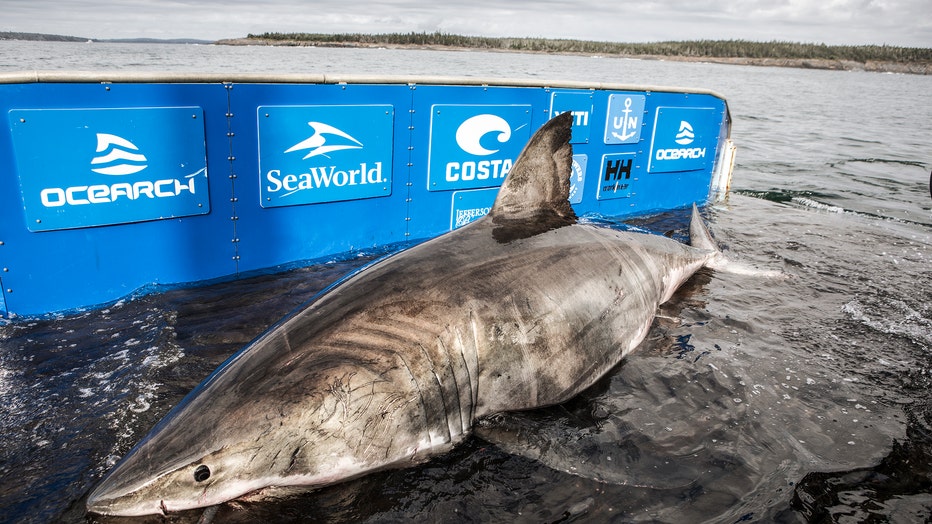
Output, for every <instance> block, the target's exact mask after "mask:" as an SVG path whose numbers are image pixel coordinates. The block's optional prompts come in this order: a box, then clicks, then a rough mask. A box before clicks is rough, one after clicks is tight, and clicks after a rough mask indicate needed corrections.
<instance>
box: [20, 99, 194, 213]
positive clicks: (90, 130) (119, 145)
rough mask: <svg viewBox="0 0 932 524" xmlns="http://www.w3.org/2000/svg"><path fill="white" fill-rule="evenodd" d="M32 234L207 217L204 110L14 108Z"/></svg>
mask: <svg viewBox="0 0 932 524" xmlns="http://www.w3.org/2000/svg"><path fill="white" fill-rule="evenodd" d="M9 118H10V128H11V130H12V134H13V147H14V156H15V158H16V165H17V171H18V173H19V181H20V188H21V190H22V196H23V206H24V208H25V212H26V221H27V227H28V228H29V230H30V231H53V230H59V229H74V228H82V227H91V226H103V225H110V224H124V223H129V222H139V221H145V220H156V219H161V218H173V217H183V216H190V215H202V214H206V213H209V212H210V199H209V198H208V191H207V156H206V147H205V145H204V143H205V138H204V112H203V110H202V109H201V108H200V107H157V108H115V109H13V110H11V111H10V112H9Z"/></svg>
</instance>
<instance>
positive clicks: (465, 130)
mask: <svg viewBox="0 0 932 524" xmlns="http://www.w3.org/2000/svg"><path fill="white" fill-rule="evenodd" d="M489 133H498V137H496V138H497V140H498V142H499V143H501V144H504V143H506V142H508V140H509V139H511V126H509V125H508V122H507V121H506V120H505V119H504V118H502V117H500V116H497V115H489V114H484V115H476V116H474V117H472V118H469V119H467V120H466V121H465V122H463V123H462V124H460V126H459V128H457V130H456V143H457V144H458V145H459V146H460V149H462V150H463V151H466V152H467V153H469V154H470V155H475V156H489V155H492V154H495V153H498V151H499V150H498V149H486V148H484V147H482V145H481V144H480V143H479V142H480V141H481V140H482V138H483V137H484V136H485V135H488V134H489Z"/></svg>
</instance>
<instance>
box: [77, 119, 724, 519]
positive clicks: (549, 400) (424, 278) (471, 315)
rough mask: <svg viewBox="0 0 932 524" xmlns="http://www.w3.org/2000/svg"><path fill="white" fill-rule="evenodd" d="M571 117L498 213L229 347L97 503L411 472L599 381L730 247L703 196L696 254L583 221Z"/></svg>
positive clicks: (535, 151) (505, 189)
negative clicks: (502, 416)
mask: <svg viewBox="0 0 932 524" xmlns="http://www.w3.org/2000/svg"><path fill="white" fill-rule="evenodd" d="M571 124H572V120H571V116H570V115H569V113H566V114H564V115H561V116H559V117H556V118H554V119H552V120H551V121H549V122H548V123H547V124H545V125H544V126H543V127H542V128H541V129H540V130H539V131H538V132H537V133H536V134H535V135H534V136H533V137H532V138H531V140H530V141H529V143H528V145H527V146H526V147H525V149H524V151H523V152H522V153H521V155H520V156H519V158H518V160H517V161H516V163H515V165H514V167H513V169H512V170H511V172H510V173H509V175H508V178H507V179H506V180H505V182H504V184H503V186H502V188H501V190H500V192H499V196H498V198H497V200H496V202H495V205H494V206H493V208H492V211H491V212H490V214H489V215H488V216H486V217H484V218H482V219H480V220H478V221H476V222H473V223H472V224H469V225H468V226H465V227H463V228H461V229H458V230H456V231H452V232H450V233H447V234H445V235H442V236H440V237H437V238H435V239H432V240H430V241H427V242H425V243H422V244H420V245H417V246H415V247H412V248H410V249H407V250H405V251H402V252H399V253H397V254H395V255H392V256H390V257H388V258H385V259H383V260H381V261H379V262H376V263H374V264H373V265H371V266H369V267H367V268H365V269H363V270H361V271H359V272H357V273H356V274H354V275H352V276H351V277H349V278H347V279H345V280H343V281H342V282H340V283H338V284H337V285H335V286H333V287H332V288H330V289H329V290H327V291H325V292H324V293H322V294H321V295H320V296H318V297H317V298H316V299H315V300H313V301H311V302H310V303H308V304H307V305H306V306H304V307H303V309H300V310H299V311H297V312H296V313H294V314H292V315H291V316H290V317H288V318H286V319H284V320H282V321H280V322H279V323H278V324H276V325H274V326H272V327H271V328H270V329H269V330H268V331H266V332H265V333H264V334H263V335H261V336H259V337H258V338H257V339H256V340H254V341H253V342H251V343H250V344H249V345H248V346H246V347H245V348H243V349H242V350H240V351H239V352H238V353H237V354H235V355H234V356H233V357H231V358H230V359H229V360H228V361H227V362H225V363H224V364H223V365H221V366H220V368H218V369H217V371H215V372H214V373H213V374H212V375H211V376H210V377H208V378H207V379H206V380H205V381H204V382H203V383H202V384H201V385H200V386H198V387H197V388H196V389H195V390H194V391H193V392H191V393H190V394H189V395H188V396H187V397H186V398H185V399H184V400H183V401H182V402H181V403H180V404H179V405H178V406H177V407H176V408H175V409H174V410H172V411H171V412H170V413H169V414H168V415H167V416H166V417H165V418H164V419H163V420H162V421H161V422H159V423H158V424H157V425H156V426H155V428H153V429H152V431H151V432H150V433H149V435H148V436H146V437H145V438H144V439H143V440H142V441H141V442H140V443H139V444H138V445H137V446H136V447H135V448H134V449H132V450H131V451H130V452H129V453H128V454H127V455H126V456H125V457H124V458H123V459H122V460H121V461H120V462H119V463H118V464H117V465H116V466H115V467H114V468H113V469H112V470H111V471H110V472H109V474H107V476H106V477H105V478H104V479H103V480H102V481H101V483H100V484H99V485H98V486H97V487H96V489H94V491H93V492H92V493H91V494H90V496H89V497H88V500H87V509H88V510H89V511H90V512H94V513H100V514H112V515H143V514H152V513H165V512H171V511H179V510H185V509H193V508H200V507H208V506H212V505H217V504H221V503H224V502H226V501H230V500H233V499H236V498H239V497H243V496H246V495H249V496H250V498H251V499H254V498H255V497H256V496H257V495H256V494H257V493H259V495H261V493H262V492H263V491H264V490H272V489H280V488H288V487H290V486H303V487H307V488H314V487H320V486H325V485H328V484H333V483H337V482H341V481H345V480H347V479H351V478H354V477H358V476H361V475H365V474H367V473H370V472H373V471H377V470H381V469H385V468H398V467H406V466H410V465H413V464H417V463H421V462H424V461H426V460H427V459H429V458H430V457H432V456H434V455H437V454H440V453H444V452H446V451H448V450H450V449H451V448H452V447H453V446H455V445H456V444H458V443H460V442H462V441H463V440H464V439H466V438H467V437H468V436H469V435H470V434H471V431H472V428H473V425H474V424H475V423H476V422H477V421H478V420H480V419H482V418H483V417H486V416H489V415H492V414H495V413H500V412H506V411H516V410H526V409H531V408H536V407H541V406H547V405H552V404H557V403H560V402H564V401H566V400H568V399H570V398H572V397H573V396H575V395H576V394H577V393H579V392H580V391H582V390H583V389H585V388H586V387H588V386H589V385H591V384H592V383H594V382H595V381H596V380H598V379H599V378H600V377H601V376H603V375H604V374H605V373H606V372H608V371H609V370H610V369H611V368H612V367H614V366H615V365H616V364H618V363H619V362H620V361H621V360H622V359H623V358H625V356H626V355H628V354H629V353H630V352H631V351H632V350H633V349H634V348H635V347H636V346H637V345H638V344H639V343H640V342H641V340H643V338H644V337H645V336H646V334H647V332H648V329H649V327H650V325H651V321H652V319H653V318H654V314H655V312H656V310H657V307H658V306H659V305H660V304H661V303H663V302H664V301H666V300H667V299H668V298H670V296H671V295H672V294H673V293H674V292H675V291H676V289H677V288H678V287H679V286H680V285H681V284H682V283H683V282H685V281H686V280H687V279H688V278H689V277H690V276H691V275H692V274H693V273H694V272H695V271H697V270H698V269H699V268H701V267H703V266H705V265H707V264H708V263H709V262H711V261H714V260H715V259H716V258H717V257H718V256H719V254H718V252H717V250H715V249H714V244H713V242H712V240H711V238H710V237H709V234H708V231H707V230H706V229H705V226H704V225H703V224H702V221H701V219H700V218H699V217H698V213H697V212H696V211H695V208H694V213H693V226H692V235H693V236H698V237H700V238H699V239H698V245H699V246H701V247H700V248H696V247H690V246H687V245H683V244H680V243H678V242H676V241H673V240H670V239H668V238H665V237H662V236H658V235H648V234H640V233H633V232H622V231H616V230H611V229H607V228H602V227H597V226H595V225H589V224H582V223H578V221H577V218H576V215H575V214H574V213H573V210H572V208H571V207H570V205H569V202H568V200H567V196H568V192H569V177H568V175H569V173H570V166H571V161H572V149H571V146H570V144H569V138H570V133H571ZM694 243H696V241H695V240H694Z"/></svg>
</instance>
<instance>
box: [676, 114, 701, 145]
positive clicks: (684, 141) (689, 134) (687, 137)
mask: <svg viewBox="0 0 932 524" xmlns="http://www.w3.org/2000/svg"><path fill="white" fill-rule="evenodd" d="M695 138H696V135H695V134H694V133H693V126H691V125H689V122H687V121H685V120H681V121H680V128H679V130H678V131H677V133H676V140H675V141H676V143H677V144H679V145H681V146H688V145H689V144H692V143H693V140H694V139H695Z"/></svg>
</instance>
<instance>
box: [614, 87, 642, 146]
mask: <svg viewBox="0 0 932 524" xmlns="http://www.w3.org/2000/svg"><path fill="white" fill-rule="evenodd" d="M631 103H632V100H631V97H628V98H626V99H625V108H624V110H623V111H622V115H621V116H616V117H615V118H614V119H612V126H613V127H614V128H615V129H619V130H621V133H620V134H619V133H616V132H614V131H612V136H613V137H615V138H616V139H617V140H620V141H622V142H627V141H628V140H631V139H632V138H634V135H636V134H638V117H636V116H631V113H633V111H632V109H631Z"/></svg>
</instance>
